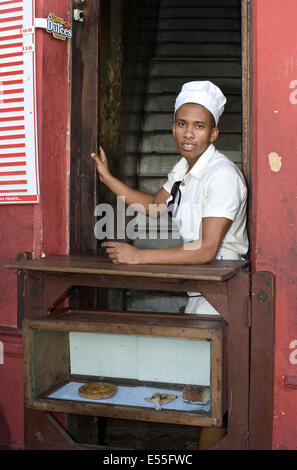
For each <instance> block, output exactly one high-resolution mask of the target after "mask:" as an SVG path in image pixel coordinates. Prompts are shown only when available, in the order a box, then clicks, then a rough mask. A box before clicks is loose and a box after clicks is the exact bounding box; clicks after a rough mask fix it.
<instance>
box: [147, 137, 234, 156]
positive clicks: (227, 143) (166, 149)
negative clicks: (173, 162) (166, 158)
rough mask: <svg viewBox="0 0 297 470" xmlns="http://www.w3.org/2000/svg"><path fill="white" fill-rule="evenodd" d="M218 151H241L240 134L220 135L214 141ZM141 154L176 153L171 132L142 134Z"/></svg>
mask: <svg viewBox="0 0 297 470" xmlns="http://www.w3.org/2000/svg"><path fill="white" fill-rule="evenodd" d="M216 147H217V148H218V149H225V150H226V149H231V150H237V151H240V150H241V135H240V134H220V135H219V137H218V139H217V140H216ZM140 151H141V153H151V152H155V153H169V154H171V155H172V154H173V153H175V152H176V145H175V141H174V139H173V137H172V134H171V132H155V133H143V139H142V144H141V150H140Z"/></svg>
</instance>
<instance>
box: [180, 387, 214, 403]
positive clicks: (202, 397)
mask: <svg viewBox="0 0 297 470" xmlns="http://www.w3.org/2000/svg"><path fill="white" fill-rule="evenodd" d="M209 399H210V391H209V387H204V386H201V385H187V386H186V387H185V388H184V391H183V400H184V401H186V402H191V403H198V402H199V403H206V402H208V400H209Z"/></svg>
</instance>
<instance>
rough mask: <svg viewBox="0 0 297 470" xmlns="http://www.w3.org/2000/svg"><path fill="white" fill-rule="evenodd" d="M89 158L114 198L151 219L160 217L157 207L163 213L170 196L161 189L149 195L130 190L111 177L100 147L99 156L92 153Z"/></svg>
mask: <svg viewBox="0 0 297 470" xmlns="http://www.w3.org/2000/svg"><path fill="white" fill-rule="evenodd" d="M91 157H92V158H93V160H95V162H96V166H97V171H98V173H99V178H100V181H102V182H103V183H104V184H105V185H106V186H107V187H108V188H109V189H110V190H111V191H112V192H113V193H114V194H115V195H116V196H121V197H123V198H124V199H125V203H126V204H127V205H128V206H130V205H132V206H134V209H135V210H136V211H138V212H145V213H146V214H150V215H151V216H152V217H154V215H155V216H156V217H157V216H159V215H160V213H158V212H157V210H156V209H157V206H159V209H160V211H161V213H163V212H164V211H165V209H166V199H167V198H168V197H169V196H170V194H169V193H168V192H167V191H165V189H164V188H161V189H160V190H159V191H158V192H157V193H156V194H149V193H145V192H142V191H138V190H137V189H133V188H130V186H128V185H127V184H125V183H123V182H122V181H120V180H119V179H118V178H115V177H114V176H112V174H111V173H110V171H109V168H108V161H107V157H106V155H105V152H104V150H103V149H102V147H100V153H99V155H97V154H96V153H92V155H91ZM162 206H163V207H162ZM143 208H144V209H143ZM162 209H163V210H162Z"/></svg>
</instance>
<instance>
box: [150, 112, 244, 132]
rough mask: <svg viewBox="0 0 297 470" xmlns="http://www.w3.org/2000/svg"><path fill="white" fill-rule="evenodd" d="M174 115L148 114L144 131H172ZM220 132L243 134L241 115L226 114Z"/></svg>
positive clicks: (220, 124)
mask: <svg viewBox="0 0 297 470" xmlns="http://www.w3.org/2000/svg"><path fill="white" fill-rule="evenodd" d="M172 124H173V113H172V112H171V113H146V114H145V116H144V122H143V127H142V129H143V130H144V131H145V132H154V131H164V130H168V129H171V127H172ZM219 128H220V132H221V133H224V132H231V133H236V132H241V114H240V113H232V114H227V113H225V114H224V115H223V116H222V118H221V120H220V123H219Z"/></svg>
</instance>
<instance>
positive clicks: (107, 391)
mask: <svg viewBox="0 0 297 470" xmlns="http://www.w3.org/2000/svg"><path fill="white" fill-rule="evenodd" d="M117 389H118V388H117V387H116V385H113V384H110V383H107V382H90V383H87V384H84V385H82V386H81V387H79V389H78V393H79V394H80V396H81V397H83V398H91V399H92V400H102V399H103V398H110V397H112V396H113V395H114V394H115V393H116V392H117Z"/></svg>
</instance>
